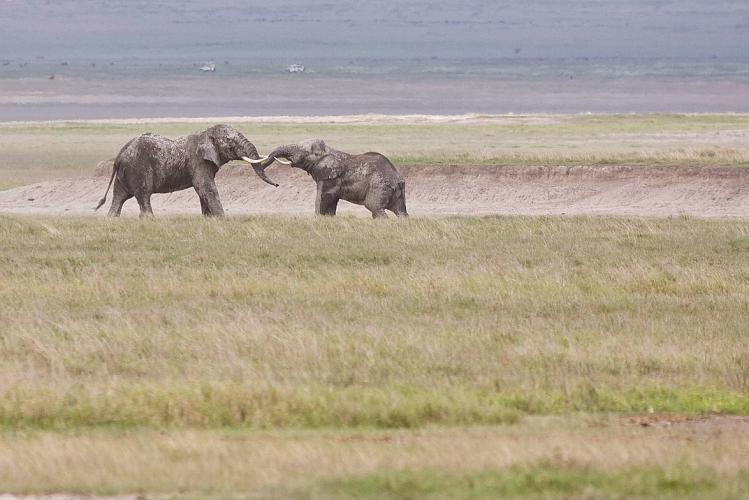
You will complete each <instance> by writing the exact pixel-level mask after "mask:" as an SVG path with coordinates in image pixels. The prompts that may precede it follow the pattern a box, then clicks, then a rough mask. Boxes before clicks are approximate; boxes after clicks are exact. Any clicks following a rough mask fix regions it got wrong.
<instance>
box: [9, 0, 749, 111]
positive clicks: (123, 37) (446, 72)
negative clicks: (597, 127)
mask: <svg viewBox="0 0 749 500" xmlns="http://www.w3.org/2000/svg"><path fill="white" fill-rule="evenodd" d="M209 61H212V62H214V63H215V65H216V71H215V72H212V73H202V72H200V71H199V67H200V66H202V65H203V64H205V63H207V62H209ZM292 63H300V64H304V65H305V67H306V71H305V73H303V74H289V73H287V72H286V71H285V68H286V67H287V66H288V65H289V64H292ZM53 76H54V79H51V77H53ZM587 111H590V112H629V111H637V112H646V111H685V112H725V111H736V112H749V2H746V1H745V0H714V1H707V0H597V1H590V0H534V1H527V2H514V1H492V0H468V1H457V0H443V1H429V0H426V1H414V2H399V1H395V0H374V1H353V2H352V1H342V0H325V1H318V0H313V1H306V0H305V1H303V0H278V1H274V2H260V1H254V0H253V1H244V2H239V1H231V0H218V1H212V2H207V1H203V2H198V1H194V0H181V1H176V0H163V1H145V0H135V1H115V0H55V1H50V0H0V121H7V120H28V119H69V118H107V117H136V116H216V115H239V114H241V115H287V114H293V115H302V114H318V115H327V114H349V113H367V112H373V113H436V114H448V113H466V112H479V113H483V112H486V113H490V112H491V113H502V112H517V113H522V112H587Z"/></svg>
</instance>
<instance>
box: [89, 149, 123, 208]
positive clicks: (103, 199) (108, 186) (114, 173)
mask: <svg viewBox="0 0 749 500" xmlns="http://www.w3.org/2000/svg"><path fill="white" fill-rule="evenodd" d="M118 159H119V158H118ZM117 164H118V162H117V161H116V160H115V162H114V165H113V166H112V177H110V178H109V184H107V190H106V191H104V197H103V198H102V199H101V200H99V204H98V205H96V208H95V209H94V211H96V210H99V209H100V208H101V206H102V205H103V204H104V203H106V202H107V193H109V188H111V187H112V181H113V180H114V176H115V175H117Z"/></svg>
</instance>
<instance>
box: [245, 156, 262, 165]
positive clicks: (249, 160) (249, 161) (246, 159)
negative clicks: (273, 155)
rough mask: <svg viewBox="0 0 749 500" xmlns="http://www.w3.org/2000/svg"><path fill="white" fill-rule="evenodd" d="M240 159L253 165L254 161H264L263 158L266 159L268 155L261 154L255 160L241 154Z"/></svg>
mask: <svg viewBox="0 0 749 500" xmlns="http://www.w3.org/2000/svg"><path fill="white" fill-rule="evenodd" d="M242 159H243V160H244V161H246V162H247V163H249V164H251V165H254V164H256V163H262V162H264V161H265V160H267V159H268V157H267V156H265V157H263V156H261V157H260V158H258V159H257V160H251V159H250V158H247V157H246V156H243V157H242Z"/></svg>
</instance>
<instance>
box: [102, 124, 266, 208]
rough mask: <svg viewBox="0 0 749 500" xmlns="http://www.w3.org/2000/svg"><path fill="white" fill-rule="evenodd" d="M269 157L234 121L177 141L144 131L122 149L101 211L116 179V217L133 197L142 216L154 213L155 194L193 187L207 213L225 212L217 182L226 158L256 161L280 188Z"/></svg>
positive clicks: (257, 168) (262, 174)
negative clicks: (260, 152) (269, 167)
mask: <svg viewBox="0 0 749 500" xmlns="http://www.w3.org/2000/svg"><path fill="white" fill-rule="evenodd" d="M265 158H266V157H263V158H259V157H258V154H257V149H255V146H254V145H253V144H252V143H251V142H250V141H249V140H248V139H247V138H246V137H245V136H244V135H242V133H241V132H239V131H238V130H237V129H235V128H234V127H231V126H229V125H215V126H213V127H211V128H209V129H208V130H204V131H203V132H196V133H194V134H191V135H188V136H186V137H180V138H178V139H175V140H172V139H168V138H166V137H162V136H160V135H156V134H143V135H141V136H140V137H136V138H135V139H133V140H131V141H130V142H128V143H127V144H125V146H124V147H123V148H122V150H120V152H119V154H118V155H117V158H116V159H115V160H114V168H113V169H112V177H111V178H110V179H109V185H108V186H107V190H106V191H105V193H104V197H103V198H102V199H101V200H100V201H99V204H98V205H97V206H96V209H97V210H98V209H99V207H101V206H102V205H103V204H104V203H105V202H106V201H107V193H108V192H109V188H110V187H111V186H112V181H114V190H113V192H112V205H111V207H110V208H109V214H108V215H109V216H110V217H117V216H119V215H120V212H121V211H122V205H123V204H124V203H125V202H126V201H127V200H129V199H130V198H132V197H133V196H134V197H135V199H136V200H137V201H138V205H139V206H140V216H141V217H143V216H145V215H153V210H152V209H151V195H152V194H153V193H171V192H173V191H180V190H182V189H187V188H189V187H193V188H195V191H196V192H197V193H198V197H199V198H200V207H201V209H202V211H203V214H204V215H213V216H222V215H224V208H223V207H222V206H221V200H220V199H219V195H218V190H217V189H216V182H215V180H214V178H215V177H216V172H218V169H219V168H221V166H222V165H223V164H224V163H226V162H229V161H231V160H239V159H242V160H245V161H247V162H249V163H251V164H252V165H253V168H254V170H255V173H257V175H258V176H260V178H261V179H263V180H264V181H265V182H267V183H268V184H272V185H274V186H278V184H276V183H275V182H273V181H271V180H270V179H268V177H267V176H266V175H265V172H264V171H263V169H262V168H260V166H259V163H260V161H261V160H263V159H265Z"/></svg>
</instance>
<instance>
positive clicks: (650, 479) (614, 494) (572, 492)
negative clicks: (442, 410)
mask: <svg viewBox="0 0 749 500" xmlns="http://www.w3.org/2000/svg"><path fill="white" fill-rule="evenodd" d="M748 489H749V474H747V473H746V472H744V473H741V474H738V475H736V476H735V477H731V478H725V477H722V476H720V475H718V474H715V473H714V472H712V471H710V470H709V469H705V468H695V467H690V466H688V465H676V466H673V467H670V468H660V467H630V468H623V469H621V470H617V471H615V472H604V471H600V470H596V469H595V468H593V467H590V466H583V465H575V464H564V463H561V464H558V463H553V462H548V461H544V462H540V463H537V464H529V465H518V466H513V467H508V468H506V469H504V470H489V471H482V472H476V473H462V474H455V473H449V472H448V473H446V472H445V471H424V470H419V471H408V470H405V471H392V472H378V473H374V474H370V475H364V476H360V477H351V478H344V479H341V480H336V481H329V482H326V483H323V484H322V485H319V486H317V488H316V490H313V491H317V492H319V495H320V497H327V498H392V499H395V498H516V497H520V498H570V497H575V498H577V497H582V498H645V497H647V498H650V497H657V498H705V497H706V496H709V497H711V498H745V497H746V492H747V490H748ZM300 496H305V497H308V496H309V492H307V491H305V492H304V493H302V494H300ZM313 496H314V495H313Z"/></svg>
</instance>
